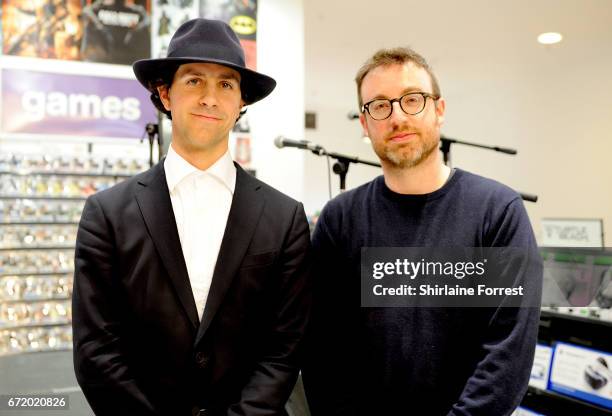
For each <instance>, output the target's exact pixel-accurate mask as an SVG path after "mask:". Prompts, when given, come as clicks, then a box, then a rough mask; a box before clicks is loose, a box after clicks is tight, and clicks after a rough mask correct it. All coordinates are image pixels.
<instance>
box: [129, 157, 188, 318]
mask: <svg viewBox="0 0 612 416" xmlns="http://www.w3.org/2000/svg"><path fill="white" fill-rule="evenodd" d="M139 184H140V185H142V186H143V188H142V190H141V191H140V192H138V193H136V200H137V202H138V206H139V208H140V212H141V213H142V216H143V218H144V221H145V223H146V225H147V229H148V231H149V234H150V235H151V239H152V240H153V243H154V244H155V248H156V249H157V252H158V253H159V256H160V257H161V259H162V262H163V264H164V267H165V268H166V270H167V271H168V275H169V276H170V280H171V281H172V284H173V286H174V290H175V291H176V293H177V295H178V297H179V300H180V302H181V305H182V306H183V309H184V310H185V313H186V314H187V316H188V317H189V320H190V321H191V324H192V325H193V327H194V329H196V328H197V327H198V323H199V319H198V310H197V308H196V304H195V300H194V298H193V291H192V289H191V284H190V283H189V275H188V274H187V266H186V265H185V258H184V257H183V251H182V249H181V241H180V239H179V235H178V231H177V226H176V221H175V219H174V212H173V210H172V201H171V200H170V192H169V191H168V184H167V182H166V175H165V173H164V168H163V161H162V162H159V163H158V164H157V165H155V166H154V167H153V168H152V169H151V170H150V171H149V172H148V174H147V175H145V176H144V177H143V178H142V180H141V181H139Z"/></svg>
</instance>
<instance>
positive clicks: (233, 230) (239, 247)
mask: <svg viewBox="0 0 612 416" xmlns="http://www.w3.org/2000/svg"><path fill="white" fill-rule="evenodd" d="M260 186H261V185H260V183H259V182H258V181H257V180H255V179H254V178H253V177H252V176H250V175H249V174H248V173H246V172H245V171H244V170H242V168H241V167H240V166H238V165H236V189H235V191H234V197H233V199H232V205H231V208H230V212H229V216H228V218H227V225H226V227H225V233H224V234H223V240H222V242H221V248H220V250H219V256H218V257H217V263H216V265H215V272H214V274H213V278H212V282H211V285H210V291H209V293H208V299H207V301H206V307H205V308H204V315H203V318H202V323H201V324H200V328H199V330H198V334H197V336H196V344H197V343H198V342H200V340H201V339H202V337H203V336H204V333H205V332H206V330H207V329H208V328H209V326H210V324H211V322H212V320H213V318H214V317H215V314H216V313H217V311H218V310H219V306H220V305H221V302H222V301H223V298H224V296H225V294H226V292H227V290H228V289H229V287H230V285H231V283H232V279H233V278H234V275H235V274H236V272H237V271H238V267H239V266H240V263H241V262H242V259H243V257H244V255H245V253H246V251H247V248H248V246H249V243H250V242H251V237H252V236H253V233H254V232H255V227H256V226H257V223H258V221H259V217H260V216H261V212H262V209H263V206H264V202H265V201H264V198H263V197H262V195H261V193H259V192H257V191H258V189H259V187H260Z"/></svg>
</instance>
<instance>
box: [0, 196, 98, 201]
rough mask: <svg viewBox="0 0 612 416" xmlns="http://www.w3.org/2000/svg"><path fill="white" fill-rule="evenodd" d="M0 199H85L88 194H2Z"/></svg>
mask: <svg viewBox="0 0 612 416" xmlns="http://www.w3.org/2000/svg"><path fill="white" fill-rule="evenodd" d="M0 199H3V200H7V199H21V200H23V199H32V200H45V201H53V200H58V201H85V200H86V199H87V196H53V195H0Z"/></svg>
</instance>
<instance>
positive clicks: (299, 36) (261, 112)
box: [248, 0, 304, 201]
mask: <svg viewBox="0 0 612 416" xmlns="http://www.w3.org/2000/svg"><path fill="white" fill-rule="evenodd" d="M258 8H259V10H258V25H257V70H258V71H260V72H263V73H264V74H267V75H270V76H271V77H273V78H274V79H276V81H277V83H278V84H277V87H276V89H275V90H274V91H273V92H272V94H271V95H270V96H269V97H267V98H265V99H264V100H262V101H261V102H259V103H256V104H254V105H252V106H251V107H250V108H249V110H248V114H249V121H250V123H251V130H252V135H253V143H252V148H253V166H254V167H255V168H256V169H257V177H258V178H259V179H261V180H263V181H264V182H266V183H268V184H269V185H271V186H273V187H275V188H277V189H278V190H280V191H282V192H284V193H286V194H288V195H290V196H291V197H293V198H295V199H297V200H300V201H301V200H303V199H304V183H303V177H304V176H303V175H304V153H303V152H300V151H298V150H294V149H277V148H276V147H275V146H274V144H273V141H274V138H275V137H276V136H278V135H281V134H282V135H285V136H287V137H297V138H301V137H303V136H304V14H303V5H302V0H259V3H258Z"/></svg>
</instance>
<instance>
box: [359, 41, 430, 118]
mask: <svg viewBox="0 0 612 416" xmlns="http://www.w3.org/2000/svg"><path fill="white" fill-rule="evenodd" d="M408 62H412V63H413V64H415V65H416V66H418V67H420V68H423V69H424V70H425V71H426V72H427V74H429V78H430V79H431V87H432V89H433V91H432V94H433V95H435V96H437V97H440V96H441V93H440V85H439V84H438V80H437V79H436V76H435V75H434V73H433V71H432V70H431V67H430V66H429V64H428V63H427V61H426V60H425V58H423V56H421V55H420V54H418V53H417V52H415V51H414V50H412V49H410V48H408V47H399V48H391V49H380V50H378V51H377V52H376V53H375V54H374V55H372V57H371V58H369V59H368V60H367V61H365V63H364V64H363V65H362V66H361V68H359V71H357V75H356V76H355V82H356V83H357V101H358V102H359V108H360V109H361V106H362V105H363V100H362V99H361V84H362V83H363V79H364V78H365V76H366V75H368V73H369V72H370V71H371V70H373V69H374V68H378V67H379V66H386V65H393V64H405V63H408ZM426 92H427V91H426Z"/></svg>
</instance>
